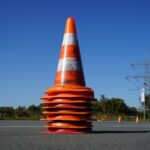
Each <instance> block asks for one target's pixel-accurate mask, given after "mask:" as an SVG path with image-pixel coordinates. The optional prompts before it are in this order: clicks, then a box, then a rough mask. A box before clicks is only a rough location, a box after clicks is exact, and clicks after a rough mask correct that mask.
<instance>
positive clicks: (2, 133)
mask: <svg viewBox="0 0 150 150" xmlns="http://www.w3.org/2000/svg"><path fill="white" fill-rule="evenodd" d="M44 124H45V121H29V120H27V121H21V120H20V121H14V120H12V121H11V120H9V121H2V120H1V121H0V150H150V122H146V123H131V122H130V123H129V122H124V123H117V122H93V125H94V128H93V130H94V131H95V132H94V133H93V134H41V133H40V132H41V131H43V130H45V129H44V128H43V127H42V126H43V125H44Z"/></svg>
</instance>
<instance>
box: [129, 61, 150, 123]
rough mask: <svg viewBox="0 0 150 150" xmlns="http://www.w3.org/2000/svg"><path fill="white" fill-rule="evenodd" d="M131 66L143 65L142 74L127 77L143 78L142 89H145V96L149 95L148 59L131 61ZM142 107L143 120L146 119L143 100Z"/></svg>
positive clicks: (149, 70)
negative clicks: (137, 61) (138, 61)
mask: <svg viewBox="0 0 150 150" xmlns="http://www.w3.org/2000/svg"><path fill="white" fill-rule="evenodd" d="M131 66H133V67H134V66H143V67H144V73H143V74H142V75H130V76H127V78H135V79H144V89H145V96H147V95H150V68H149V67H150V60H148V59H145V60H144V61H142V62H140V63H133V64H131ZM143 107H144V121H145V119H146V107H145V101H144V102H143Z"/></svg>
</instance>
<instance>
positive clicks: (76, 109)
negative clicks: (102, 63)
mask: <svg viewBox="0 0 150 150" xmlns="http://www.w3.org/2000/svg"><path fill="white" fill-rule="evenodd" d="M45 94H47V96H44V97H42V98H41V99H43V100H44V102H43V104H44V105H45V106H44V107H43V110H44V111H43V114H44V115H46V116H47V117H46V120H48V121H50V122H48V124H47V125H45V127H46V128H48V130H47V131H45V132H43V133H89V132H91V131H92V124H91V101H93V100H94V92H93V90H92V89H90V88H87V87H85V79H84V73H83V68H82V62H81V56H80V50H79V45H78V40H77V35H76V28H75V21H74V19H73V18H68V19H67V22H66V28H65V33H64V38H63V42H62V48H61V52H60V59H59V63H58V68H57V73H56V79H55V84H54V86H53V87H52V88H49V89H48V90H47V91H46V92H45Z"/></svg>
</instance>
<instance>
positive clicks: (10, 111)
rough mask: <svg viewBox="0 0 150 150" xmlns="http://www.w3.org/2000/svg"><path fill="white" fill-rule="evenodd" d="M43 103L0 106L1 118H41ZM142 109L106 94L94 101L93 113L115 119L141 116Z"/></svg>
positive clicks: (98, 116) (98, 117) (96, 115)
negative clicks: (27, 105) (23, 105)
mask: <svg viewBox="0 0 150 150" xmlns="http://www.w3.org/2000/svg"><path fill="white" fill-rule="evenodd" d="M41 108H42V105H38V106H35V105H31V106H29V107H22V106H19V107H17V108H13V107H0V119H39V118H41V117H42V109H41ZM142 113H143V112H142V111H139V110H137V109H136V108H135V107H129V106H127V105H126V103H125V102H124V100H123V99H121V98H107V97H105V96H104V95H102V96H101V98H100V99H98V100H97V101H94V102H93V103H92V114H93V116H94V117H95V118H97V119H102V118H103V119H104V120H105V119H106V120H114V119H115V118H116V117H118V116H124V117H127V116H128V117H133V116H141V117H142V115H143V114H142Z"/></svg>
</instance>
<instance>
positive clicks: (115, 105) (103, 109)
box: [92, 95, 142, 120]
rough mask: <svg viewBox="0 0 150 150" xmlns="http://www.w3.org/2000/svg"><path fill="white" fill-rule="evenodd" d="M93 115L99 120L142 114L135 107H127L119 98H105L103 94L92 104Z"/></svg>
mask: <svg viewBox="0 0 150 150" xmlns="http://www.w3.org/2000/svg"><path fill="white" fill-rule="evenodd" d="M92 110H93V111H92V112H93V115H94V116H95V117H96V118H97V119H100V120H102V119H103V120H114V119H116V118H118V116H123V117H126V118H127V117H128V118H129V117H130V118H131V117H136V116H142V112H141V111H139V110H137V108H135V107H129V106H127V105H126V103H125V102H124V100H123V99H121V98H107V97H105V96H104V95H102V96H101V98H100V99H99V100H97V101H95V102H93V105H92Z"/></svg>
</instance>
